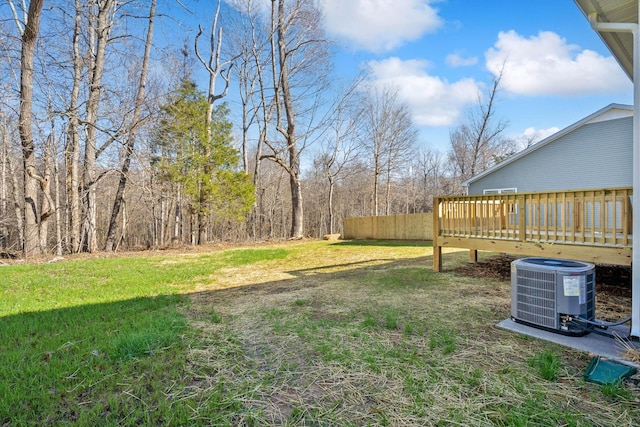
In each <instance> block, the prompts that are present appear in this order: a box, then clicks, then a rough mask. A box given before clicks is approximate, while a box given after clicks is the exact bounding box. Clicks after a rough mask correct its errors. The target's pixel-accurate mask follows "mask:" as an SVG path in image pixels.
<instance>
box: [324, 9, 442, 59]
mask: <svg viewBox="0 0 640 427" xmlns="http://www.w3.org/2000/svg"><path fill="white" fill-rule="evenodd" d="M432 1H433V0H321V1H320V4H321V7H322V10H323V12H324V16H325V25H326V29H327V31H328V32H329V34H332V35H333V36H335V37H337V38H338V39H339V40H341V41H344V42H345V43H347V44H349V45H350V46H351V47H353V48H355V49H363V50H368V51H371V52H378V53H379V52H387V51H390V50H391V49H394V48H395V47H398V46H400V45H402V44H403V43H404V42H406V41H411V40H416V39H418V38H420V37H422V35H424V34H425V33H429V32H433V31H435V30H436V29H438V28H439V27H440V26H441V25H442V22H443V21H442V19H441V18H440V17H439V16H438V12H437V10H436V9H434V8H432V7H431V6H430V4H429V3H431V2H432Z"/></svg>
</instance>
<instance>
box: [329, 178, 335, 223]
mask: <svg viewBox="0 0 640 427" xmlns="http://www.w3.org/2000/svg"><path fill="white" fill-rule="evenodd" d="M333 187H334V183H333V176H331V175H329V234H333Z"/></svg>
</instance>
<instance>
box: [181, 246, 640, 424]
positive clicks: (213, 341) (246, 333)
mask: <svg viewBox="0 0 640 427" xmlns="http://www.w3.org/2000/svg"><path fill="white" fill-rule="evenodd" d="M305 246H306V248H307V249H306V250H305V251H301V252H298V251H295V252H294V253H292V254H291V255H290V256H289V257H288V258H287V259H286V261H285V262H282V261H265V262H261V263H256V264H251V265H246V266H244V267H240V268H234V269H232V271H231V270H230V271H228V275H226V277H224V278H222V277H220V278H219V279H218V281H217V283H216V285H217V286H218V287H225V286H227V287H228V289H223V290H217V291H215V292H207V291H203V292H200V293H196V294H192V295H191V304H190V305H189V307H190V310H189V312H188V317H189V318H190V319H192V322H193V325H194V327H196V328H197V329H199V330H200V331H201V332H200V337H201V341H200V345H199V346H198V347H197V348H194V349H193V350H192V352H191V354H190V356H189V360H190V362H191V364H192V366H193V369H194V370H195V371H196V372H199V373H200V374H201V377H200V382H199V388H200V392H201V393H203V394H204V395H207V394H208V393H211V391H212V390H217V392H219V393H220V395H223V396H225V399H224V400H223V401H222V402H220V401H211V400H207V401H206V402H203V407H202V410H203V412H202V413H203V414H206V413H209V414H210V413H211V412H210V410H211V407H212V406H211V405H213V407H215V409H216V410H215V414H216V417H215V419H211V418H210V416H207V417H205V418H206V420H207V422H213V423H214V424H215V423H219V424H225V423H228V424H242V425H274V424H277V425H393V426H396V425H403V426H410V425H474V426H481V425H505V426H506V425H538V426H548V425H589V426H590V425H603V426H605V425H606V426H625V425H628V426H631V425H634V424H635V422H636V420H637V419H638V417H640V410H639V407H638V394H637V393H635V394H634V393H629V394H628V395H627V394H618V395H615V398H611V393H609V395H608V396H607V395H604V394H603V393H602V392H601V391H600V388H599V387H598V386H594V385H592V384H586V383H584V381H583V380H582V372H583V370H584V368H585V367H586V365H587V364H588V356H587V355H584V354H581V353H578V352H573V351H569V350H566V349H563V348H560V347H557V346H554V345H552V344H549V343H545V342H541V341H537V340H534V339H531V338H528V337H524V336H520V335H517V334H513V333H510V332H506V331H503V330H499V329H497V328H496V327H495V326H494V325H495V324H496V323H497V322H499V321H501V320H503V319H504V318H506V317H507V316H508V315H509V304H510V294H509V284H508V283H507V282H500V281H494V280H485V279H479V278H470V277H466V276H459V275H456V274H454V273H451V272H449V273H447V272H445V273H441V274H435V273H433V272H432V271H431V269H430V262H431V260H430V257H429V255H430V248H425V247H420V246H416V247H411V246H407V247H402V246H385V245H382V244H380V245H378V246H376V245H375V244H373V243H370V244H368V245H358V244H357V243H337V244H326V243H306V244H305ZM466 259H467V254H466V253H460V254H452V255H448V256H447V257H445V261H446V262H448V263H449V264H445V269H446V270H449V271H452V270H453V269H454V267H455V266H457V265H459V264H461V263H464V262H465V260H466ZM256 283H259V285H256ZM240 285H244V286H240ZM212 313H215V320H216V321H212V320H211V316H212ZM532 361H537V362H535V363H533V366H532ZM552 362H553V363H552ZM548 365H551V367H549V366H548ZM549 369H552V370H551V371H549ZM229 408H233V409H229Z"/></svg>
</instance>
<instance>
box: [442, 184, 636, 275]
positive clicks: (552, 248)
mask: <svg viewBox="0 0 640 427" xmlns="http://www.w3.org/2000/svg"><path fill="white" fill-rule="evenodd" d="M632 193H633V191H632V189H631V188H615V189H601V190H583V191H561V192H544V193H543V192H541V193H512V194H491V195H476V196H456V197H436V198H434V201H433V253H434V256H433V269H434V271H440V270H441V269H442V248H447V247H451V248H463V249H470V251H471V255H470V256H471V259H472V260H476V259H477V251H478V250H486V251H492V252H501V253H510V254H515V255H525V256H542V257H547V258H565V259H573V260H580V261H587V262H593V263H600V264H618V265H631V246H632V230H631V215H632V209H631V195H632Z"/></svg>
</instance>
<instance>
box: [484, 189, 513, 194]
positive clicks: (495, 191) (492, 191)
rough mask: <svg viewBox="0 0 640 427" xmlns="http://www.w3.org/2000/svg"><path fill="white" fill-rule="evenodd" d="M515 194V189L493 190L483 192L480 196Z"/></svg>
mask: <svg viewBox="0 0 640 427" xmlns="http://www.w3.org/2000/svg"><path fill="white" fill-rule="evenodd" d="M517 192H518V189H517V188H493V189H490V190H483V191H482V194H513V193H517Z"/></svg>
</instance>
